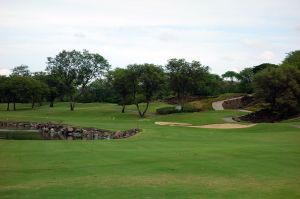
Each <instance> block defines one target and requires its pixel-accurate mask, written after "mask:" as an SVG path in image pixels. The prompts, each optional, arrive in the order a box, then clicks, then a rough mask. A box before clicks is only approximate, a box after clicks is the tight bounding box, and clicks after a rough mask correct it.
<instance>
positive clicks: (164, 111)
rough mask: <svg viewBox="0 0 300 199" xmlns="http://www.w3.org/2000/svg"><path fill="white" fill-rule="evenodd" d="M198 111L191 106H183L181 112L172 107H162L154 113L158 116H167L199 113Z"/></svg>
mask: <svg viewBox="0 0 300 199" xmlns="http://www.w3.org/2000/svg"><path fill="white" fill-rule="evenodd" d="M199 111H200V109H198V108H195V107H193V106H184V107H183V110H182V111H181V110H178V109H176V108H175V107H174V106H173V107H170V106H169V107H162V108H158V109H156V113H157V114H160V115H167V114H172V113H182V112H189V113H191V112H199Z"/></svg>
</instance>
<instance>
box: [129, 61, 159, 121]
mask: <svg viewBox="0 0 300 199" xmlns="http://www.w3.org/2000/svg"><path fill="white" fill-rule="evenodd" d="M127 69H128V78H129V80H130V86H131V91H132V98H133V101H134V103H135V105H136V107H137V110H138V113H139V115H140V117H144V116H145V114H146V112H147V110H148V107H149V104H150V101H151V100H152V97H153V96H154V94H156V93H157V92H158V90H159V89H160V87H161V85H162V84H163V80H164V72H163V69H162V67H159V66H156V65H154V64H147V63H146V64H140V65H138V64H133V65H129V66H128V67H127ZM139 97H140V98H139ZM141 101H144V102H146V107H145V109H144V110H141V108H140V106H139V103H140V102H141Z"/></svg>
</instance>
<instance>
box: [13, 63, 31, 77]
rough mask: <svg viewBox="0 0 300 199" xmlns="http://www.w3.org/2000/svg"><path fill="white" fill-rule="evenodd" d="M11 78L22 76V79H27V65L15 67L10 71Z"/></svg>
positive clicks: (28, 72) (28, 73)
mask: <svg viewBox="0 0 300 199" xmlns="http://www.w3.org/2000/svg"><path fill="white" fill-rule="evenodd" d="M11 76H22V77H29V76H30V71H29V69H28V66H27V65H23V64H22V65H20V66H16V67H14V68H13V69H12V73H11Z"/></svg>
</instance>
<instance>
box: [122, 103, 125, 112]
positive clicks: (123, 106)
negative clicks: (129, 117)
mask: <svg viewBox="0 0 300 199" xmlns="http://www.w3.org/2000/svg"><path fill="white" fill-rule="evenodd" d="M122 113H125V104H123V105H122Z"/></svg>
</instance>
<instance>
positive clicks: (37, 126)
mask: <svg viewBox="0 0 300 199" xmlns="http://www.w3.org/2000/svg"><path fill="white" fill-rule="evenodd" d="M0 128H8V129H12V128H13V129H16V131H18V130H26V129H31V130H39V133H41V135H42V136H43V138H44V139H49V140H66V139H68V140H98V139H121V138H128V137H131V136H133V135H135V134H137V133H139V132H140V131H141V130H140V129H130V130H126V131H109V130H103V129H96V128H77V127H71V126H70V125H65V124H54V123H36V122H8V121H0Z"/></svg>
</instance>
